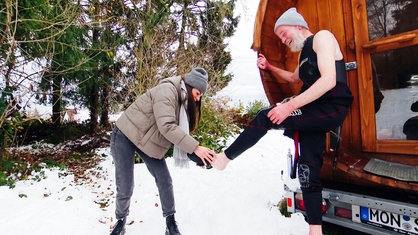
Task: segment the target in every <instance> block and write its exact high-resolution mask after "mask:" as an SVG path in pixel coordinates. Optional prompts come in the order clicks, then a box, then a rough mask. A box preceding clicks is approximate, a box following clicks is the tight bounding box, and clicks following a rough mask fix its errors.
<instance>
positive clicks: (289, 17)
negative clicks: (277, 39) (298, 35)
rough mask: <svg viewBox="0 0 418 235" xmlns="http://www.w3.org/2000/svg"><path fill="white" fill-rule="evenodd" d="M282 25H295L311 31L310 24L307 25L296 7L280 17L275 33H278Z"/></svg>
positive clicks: (275, 26)
mask: <svg viewBox="0 0 418 235" xmlns="http://www.w3.org/2000/svg"><path fill="white" fill-rule="evenodd" d="M280 25H295V26H302V27H304V28H306V29H309V27H308V23H306V21H305V19H304V18H303V16H302V15H301V14H299V13H298V12H297V11H296V8H294V7H292V8H289V9H288V10H287V11H285V12H284V13H283V14H282V15H281V16H280V17H279V19H277V21H276V24H275V25H274V32H276V30H277V28H278V27H279V26H280Z"/></svg>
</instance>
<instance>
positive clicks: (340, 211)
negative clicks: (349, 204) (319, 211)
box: [334, 207, 352, 220]
mask: <svg viewBox="0 0 418 235" xmlns="http://www.w3.org/2000/svg"><path fill="white" fill-rule="evenodd" d="M334 213H335V215H336V216H338V217H342V218H346V219H350V220H351V218H352V212H351V209H346V208H341V207H335V210H334Z"/></svg>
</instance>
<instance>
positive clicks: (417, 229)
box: [360, 207, 418, 235]
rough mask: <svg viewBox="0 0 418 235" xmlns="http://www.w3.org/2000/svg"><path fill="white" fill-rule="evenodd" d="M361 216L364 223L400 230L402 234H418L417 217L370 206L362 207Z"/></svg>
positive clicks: (395, 230)
mask: <svg viewBox="0 0 418 235" xmlns="http://www.w3.org/2000/svg"><path fill="white" fill-rule="evenodd" d="M360 216H361V217H360V219H361V222H362V223H366V224H370V225H373V226H377V227H380V228H384V229H387V230H391V231H394V232H398V233H400V234H408V235H418V219H417V218H413V217H410V216H407V215H398V214H395V213H390V212H387V211H381V210H376V209H372V208H368V207H360Z"/></svg>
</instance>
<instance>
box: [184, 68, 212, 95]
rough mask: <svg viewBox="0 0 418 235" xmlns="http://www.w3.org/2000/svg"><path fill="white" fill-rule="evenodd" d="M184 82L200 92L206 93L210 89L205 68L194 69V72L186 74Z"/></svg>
mask: <svg viewBox="0 0 418 235" xmlns="http://www.w3.org/2000/svg"><path fill="white" fill-rule="evenodd" d="M184 82H185V83H186V84H187V85H190V86H192V87H194V88H196V89H198V90H199V91H200V92H202V93H206V90H207V88H208V73H207V72H206V70H204V69H203V68H200V67H196V68H193V69H192V71H190V72H189V73H186V75H185V79H184Z"/></svg>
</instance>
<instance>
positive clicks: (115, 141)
mask: <svg viewBox="0 0 418 235" xmlns="http://www.w3.org/2000/svg"><path fill="white" fill-rule="evenodd" d="M110 151H111V153H112V157H113V162H114V164H115V179H116V210H115V214H116V219H123V218H125V217H126V216H128V214H129V206H130V202H131V197H132V193H133V189H134V163H135V153H138V154H139V156H140V158H141V159H142V160H143V161H144V163H145V165H146V166H147V168H148V170H149V172H150V173H151V175H152V176H153V177H154V179H155V183H156V184H157V188H158V192H159V195H160V200H161V207H162V211H163V216H164V217H166V216H168V215H172V214H174V213H175V212H176V210H175V204H174V193H173V182H172V179H171V175H170V172H169V170H168V167H167V164H166V161H165V159H164V158H163V159H156V158H152V157H150V156H148V155H146V154H145V153H144V152H142V151H141V150H140V149H139V148H137V147H136V146H135V145H134V144H133V143H132V142H131V141H130V140H129V139H128V138H127V137H126V136H125V135H124V134H123V133H122V132H121V131H120V130H119V128H117V127H116V126H115V127H114V128H113V132H112V136H111V141H110Z"/></svg>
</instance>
